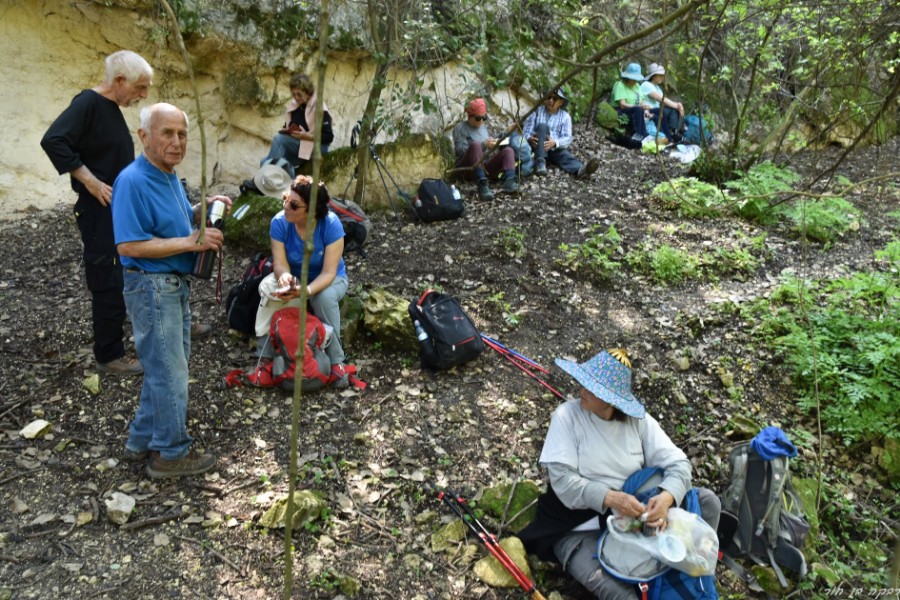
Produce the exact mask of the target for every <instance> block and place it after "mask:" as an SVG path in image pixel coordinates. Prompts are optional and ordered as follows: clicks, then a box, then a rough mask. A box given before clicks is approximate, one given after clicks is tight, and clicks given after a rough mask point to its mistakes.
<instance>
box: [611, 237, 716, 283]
mask: <svg viewBox="0 0 900 600" xmlns="http://www.w3.org/2000/svg"><path fill="white" fill-rule="evenodd" d="M625 260H626V261H628V264H629V265H631V267H632V268H633V269H635V270H636V271H638V272H640V273H643V274H645V275H649V276H650V277H652V278H653V280H654V281H656V282H658V283H662V284H666V285H668V284H670V283H681V282H682V281H684V280H685V279H692V278H695V277H697V276H698V274H699V266H700V259H699V258H697V257H696V256H694V255H693V254H690V253H689V252H685V251H683V250H679V249H677V248H673V247H672V246H668V245H663V246H660V247H659V248H647V247H644V248H640V249H638V250H632V251H631V252H629V253H628V255H627V256H626V257H625Z"/></svg>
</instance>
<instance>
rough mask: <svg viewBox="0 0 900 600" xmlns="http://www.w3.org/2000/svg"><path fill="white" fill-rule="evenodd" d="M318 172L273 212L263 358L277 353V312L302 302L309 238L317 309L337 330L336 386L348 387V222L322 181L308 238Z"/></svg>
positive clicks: (261, 330) (330, 349) (300, 181)
mask: <svg viewBox="0 0 900 600" xmlns="http://www.w3.org/2000/svg"><path fill="white" fill-rule="evenodd" d="M312 189H313V187H312V178H310V177H307V176H306V175H298V176H297V177H296V178H295V179H294V182H293V184H292V185H291V188H290V189H289V190H288V191H286V192H284V194H283V207H284V208H283V210H281V211H280V212H279V213H278V214H276V215H275V216H274V217H273V218H272V223H271V225H270V226H269V239H270V242H271V247H272V273H271V274H270V275H269V276H268V277H266V278H265V279H263V280H262V282H261V283H260V284H259V296H260V304H259V310H258V311H257V313H256V336H257V338H256V339H257V348H258V350H259V355H260V357H262V358H264V359H265V358H272V356H273V348H272V342H271V340H270V339H269V329H270V324H271V321H272V315H274V314H275V311H277V310H278V309H280V308H284V307H286V306H297V307H299V306H300V297H301V294H302V292H303V290H302V289H301V288H300V285H299V282H300V274H301V270H302V268H303V254H304V248H305V246H306V243H307V241H309V242H310V243H311V244H312V245H313V249H312V255H311V256H310V258H309V275H308V280H309V282H308V285H307V293H308V296H309V303H310V304H311V305H312V310H313V313H314V314H315V315H316V316H317V317H318V318H319V319H321V321H322V322H323V323H324V324H326V325H328V326H330V327H331V329H332V336H331V339H330V341H327V343H326V346H325V352H326V353H327V354H328V358H329V359H330V360H331V365H332V367H331V372H332V374H333V375H335V376H336V377H337V379H336V380H335V381H334V383H332V387H339V388H342V387H347V386H348V385H349V378H348V376H347V372H346V369H345V368H344V360H345V357H344V349H343V347H342V346H341V312H340V301H341V299H342V298H343V297H344V295H345V294H346V293H347V288H348V287H349V285H350V284H349V280H348V279H347V269H346V266H345V265H344V259H343V257H342V255H343V253H344V227H343V225H341V221H340V219H339V218H338V217H337V215H335V214H334V213H332V212H331V211H329V210H328V202H329V200H330V196H329V195H328V189H327V188H326V187H325V185H324V184H322V183H319V191H318V197H317V200H316V213H315V219H316V226H315V229H314V230H313V232H312V239H311V240H307V239H306V218H307V213H308V211H309V206H310V198H311V197H312Z"/></svg>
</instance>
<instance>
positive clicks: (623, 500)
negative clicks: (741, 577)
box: [519, 349, 721, 600]
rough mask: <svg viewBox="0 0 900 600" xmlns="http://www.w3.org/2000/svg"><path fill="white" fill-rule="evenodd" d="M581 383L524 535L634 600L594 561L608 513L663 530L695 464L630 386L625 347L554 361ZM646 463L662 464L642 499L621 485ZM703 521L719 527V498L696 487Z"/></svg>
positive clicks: (591, 580)
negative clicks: (580, 358) (547, 480)
mask: <svg viewBox="0 0 900 600" xmlns="http://www.w3.org/2000/svg"><path fill="white" fill-rule="evenodd" d="M556 364H557V366H558V367H559V368H560V369H562V370H563V371H565V372H566V373H567V374H569V375H570V376H571V377H572V378H574V379H575V381H576V382H577V383H578V384H579V386H580V388H581V389H580V393H579V398H577V399H570V400H568V401H566V402H565V403H563V404H562V405H560V406H559V407H557V408H556V410H555V411H554V412H553V416H552V418H551V421H550V428H549V430H548V431H547V438H546V440H545V441H544V447H543V450H542V451H541V457H540V463H541V465H543V466H544V467H545V468H546V469H547V471H548V474H549V478H550V485H549V486H548V489H547V492H546V493H544V494H543V495H542V496H541V497H540V499H539V501H538V513H537V516H536V517H535V520H534V521H533V522H532V523H531V524H530V525H529V526H528V527H526V528H525V529H524V530H522V531H521V532H520V533H519V537H520V539H521V540H522V542H523V543H524V544H525V547H526V549H527V550H528V551H529V553H532V554H536V555H537V556H538V557H539V558H541V559H543V560H550V561H554V562H559V563H560V564H562V565H563V568H564V569H565V570H566V571H567V572H568V573H569V574H570V575H571V576H572V577H573V578H574V579H576V580H577V581H578V582H580V583H581V584H582V585H584V586H585V587H586V588H587V589H588V591H590V592H591V593H593V594H595V595H596V596H597V597H598V598H604V599H622V600H624V599H629V600H633V599H634V598H635V590H636V586H635V585H633V584H629V583H626V582H623V581H621V580H619V579H615V578H613V577H612V576H610V575H609V574H608V573H607V572H606V571H605V570H604V568H603V567H602V566H601V565H600V563H599V562H598V561H597V559H596V557H595V554H596V551H597V541H598V539H599V538H600V534H601V533H602V532H603V529H604V528H605V527H606V518H607V516H609V514H610V511H614V512H615V513H617V514H618V515H621V516H627V517H633V518H636V519H642V520H643V521H644V523H645V525H646V526H648V527H650V528H657V529H659V528H665V526H666V513H667V511H668V509H669V508H670V507H675V506H679V505H680V504H681V503H682V501H683V500H684V497H685V495H686V494H687V492H688V490H690V489H691V463H690V461H689V460H688V458H687V456H685V454H684V452H682V451H681V450H680V449H679V448H678V447H677V446H675V444H674V443H673V442H672V440H671V439H669V436H668V435H666V433H665V432H664V431H663V430H662V427H660V425H659V423H658V422H657V421H656V419H654V418H653V417H652V416H650V415H648V414H647V412H646V409H645V408H644V405H643V403H642V402H641V401H640V400H638V399H637V398H636V397H635V396H634V394H632V392H631V361H630V359H629V358H628V354H627V352H626V351H625V350H621V349H612V350H604V351H603V352H600V353H599V354H597V355H596V356H594V357H593V358H591V359H590V360H588V361H587V362H584V363H576V362H573V361H569V360H563V359H557V360H556ZM645 467H660V468H661V469H663V473H662V476H661V480H659V481H657V482H656V485H657V487H656V489H655V490H654V492H651V494H654V495H652V496H651V497H649V499H647V500H646V501H645V502H641V501H639V500H638V499H637V498H636V497H635V496H633V495H631V494H627V493H625V492H623V491H621V490H622V487H623V485H624V484H625V481H626V480H627V479H628V478H629V477H630V476H631V475H632V474H634V473H636V472H638V471H640V470H641V469H644V468H645ZM698 495H699V501H700V511H701V515H702V517H703V519H704V520H705V521H706V522H707V523H708V524H709V525H710V526H711V527H712V528H713V529H715V528H716V527H717V526H718V523H719V512H720V509H721V507H720V503H719V499H718V498H717V497H716V495H715V494H714V493H713V492H712V491H711V490H708V489H705V488H701V489H699V490H698Z"/></svg>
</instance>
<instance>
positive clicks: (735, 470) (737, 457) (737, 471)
mask: <svg viewBox="0 0 900 600" xmlns="http://www.w3.org/2000/svg"><path fill="white" fill-rule="evenodd" d="M747 448H748V446H747V445H746V444H743V445H741V446H739V447H737V448H735V449H734V451H733V454H732V457H731V486H730V487H729V488H728V491H727V492H725V498H724V500H725V505H724V506H723V507H722V508H724V509H725V510H728V511H729V512H733V513H735V514H738V510H739V508H740V506H741V497H742V496H743V495H744V489H745V487H746V485H747Z"/></svg>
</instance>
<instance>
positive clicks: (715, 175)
mask: <svg viewBox="0 0 900 600" xmlns="http://www.w3.org/2000/svg"><path fill="white" fill-rule="evenodd" d="M690 174H691V175H692V176H694V177H696V178H697V179H699V180H701V181H706V182H708V183H711V184H713V185H717V186H721V185H722V184H723V183H724V182H725V181H727V180H729V179H731V178H732V177H733V176H734V159H733V158H731V157H729V156H728V155H727V154H725V153H723V152H721V151H719V150H718V149H716V148H706V149H704V151H703V152H702V153H701V154H700V156H698V157H697V160H695V161H694V162H693V163H692V164H691V169H690Z"/></svg>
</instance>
